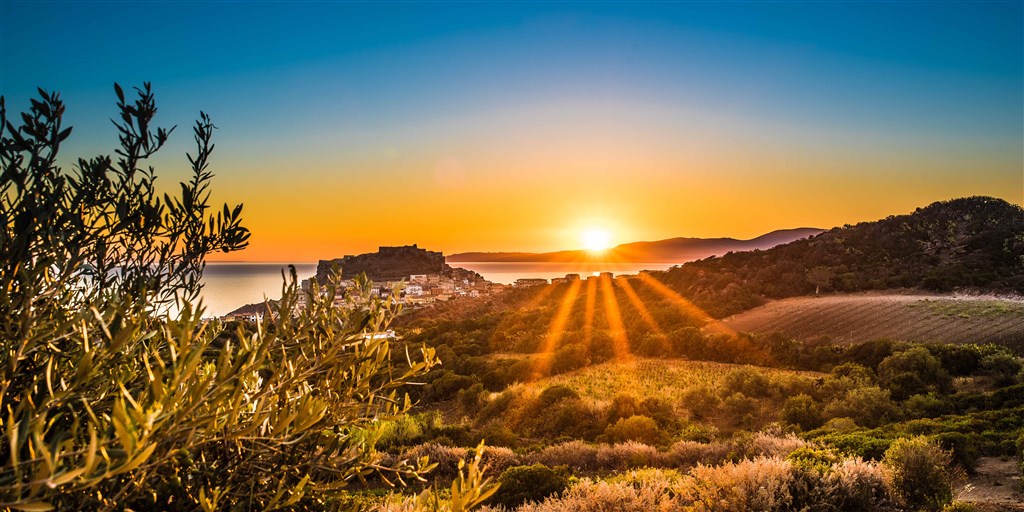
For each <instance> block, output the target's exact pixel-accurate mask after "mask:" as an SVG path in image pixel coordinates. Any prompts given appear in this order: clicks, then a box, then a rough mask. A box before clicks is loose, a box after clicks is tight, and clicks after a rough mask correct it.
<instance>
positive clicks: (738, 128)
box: [0, 0, 1024, 262]
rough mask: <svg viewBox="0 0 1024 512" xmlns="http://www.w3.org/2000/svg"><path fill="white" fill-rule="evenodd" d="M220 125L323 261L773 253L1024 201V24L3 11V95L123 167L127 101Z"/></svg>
mask: <svg viewBox="0 0 1024 512" xmlns="http://www.w3.org/2000/svg"><path fill="white" fill-rule="evenodd" d="M115 81H116V82H119V83H121V84H122V85H126V86H129V85H137V84H141V83H142V82H143V81H150V82H152V83H153V86H154V89H155V91H156V94H157V102H158V105H159V106H160V114H159V116H158V117H159V120H160V121H162V124H164V125H168V126H169V125H175V124H176V125H178V126H179V128H178V131H177V132H175V134H174V138H173V140H172V143H171V144H170V145H169V146H168V147H167V148H166V149H165V151H164V152H163V155H162V156H161V157H160V158H158V159H157V160H156V163H155V165H156V167H157V170H158V172H159V174H160V176H161V180H162V181H163V184H164V185H165V186H168V189H170V187H171V186H173V185H174V184H175V182H176V181H177V180H179V179H182V178H183V177H184V176H185V172H186V171H187V165H188V162H187V161H186V159H185V156H184V152H185V151H186V150H187V149H188V148H189V145H190V143H191V140H190V137H191V134H190V128H189V125H190V124H191V123H192V120H193V119H194V118H195V117H196V116H197V115H198V113H199V111H200V110H204V111H206V112H208V113H209V114H210V115H211V116H212V117H213V119H214V122H215V123H216V124H217V126H218V127H219V130H218V131H217V133H216V138H215V142H216V144H217V149H216V152H215V154H214V159H213V164H212V170H213V171H214V172H215V173H216V174H217V178H216V179H215V182H214V189H215V199H216V200H218V201H228V202H232V203H235V202H244V203H245V212H246V213H245V218H246V220H247V222H246V224H247V225H248V227H249V228H250V229H251V230H252V231H253V236H252V245H251V247H250V248H249V249H247V250H246V251H244V252H241V253H237V254H230V255H226V256H225V257H222V258H221V259H230V260H245V261H294V262H298V261H309V260H316V259H320V258H328V257H337V256H341V255H343V254H352V253H361V252H369V251H372V250H375V248H376V247H377V246H378V245H396V244H411V243H418V244H419V245H420V246H421V247H426V248H429V249H432V250H440V251H444V252H445V253H453V252H461V251H499V250H521V251H549V250H559V249H570V248H578V247H581V246H582V245H583V244H584V242H585V241H584V240H581V237H582V236H583V234H584V233H587V232H588V230H595V229H597V230H604V231H607V232H608V233H609V234H610V237H611V242H612V243H624V242H631V241H636V240H657V239H663V238H670V237H675V236H699V237H717V236H731V237H737V238H751V237H754V236H757V235H760V234H762V233H765V232H767V231H771V230H774V229H780V228H792V227H801V226H814V227H823V228H827V227H832V226H836V225H842V224H845V223H854V222H859V221H865V220H875V219H877V218H881V217H885V216H887V215H890V214H896V213H907V212H910V211H912V210H913V209H914V208H915V207H918V206H924V205H926V204H928V203H930V202H933V201H937V200H942V199H950V198H953V197H960V196H968V195H992V196H997V197H1001V198H1004V199H1006V200H1009V201H1011V202H1014V203H1017V204H1021V203H1024V11H1022V3H1021V2H1019V1H1015V2H1000V3H981V2H972V3H948V2H941V3H925V2H906V3H890V2H871V3H849V4H843V3H831V2H787V3H775V4H766V3H759V2H732V3H726V4H715V3H700V2H680V3H658V4H633V3H599V4H585V3H567V4H548V3H528V4H510V3H490V2H488V3H440V4H431V3H418V2H402V3H342V2H297V3H277V2H244V1H242V2H214V3H204V2H181V3H179V2H153V3H144V4H135V3H128V2H116V3H102V2H87V3H75V2H15V1H8V0H2V1H0V92H2V93H3V94H4V95H5V96H6V101H7V105H8V108H9V109H10V110H13V111H16V112H17V111H21V110H24V109H26V108H27V105H28V98H29V97H30V96H32V95H33V94H34V91H35V88H36V87H37V86H38V87H43V88H45V89H48V90H59V91H61V94H62V98H63V99H64V100H65V101H66V102H67V104H68V112H67V117H66V124H70V125H72V126H74V127H75V132H74V134H73V135H72V137H71V139H70V140H69V143H68V144H66V145H65V146H64V148H63V151H64V152H65V155H64V156H65V157H66V160H65V166H70V165H71V162H72V158H74V157H79V156H82V157H85V156H91V155H95V154H98V153H112V152H113V149H114V144H115V143H116V136H115V131H114V128H113V127H112V125H111V123H110V121H109V120H108V119H109V118H110V117H112V116H113V115H114V112H115V96H114V93H113V87H112V84H113V83H114V82H115Z"/></svg>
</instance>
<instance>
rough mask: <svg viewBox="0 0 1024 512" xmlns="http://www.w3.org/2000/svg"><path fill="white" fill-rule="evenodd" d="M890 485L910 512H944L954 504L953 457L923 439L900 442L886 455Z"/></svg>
mask: <svg viewBox="0 0 1024 512" xmlns="http://www.w3.org/2000/svg"><path fill="white" fill-rule="evenodd" d="M883 461H884V463H885V464H886V466H888V467H889V469H890V471H891V482H892V483H891V485H892V488H893V490H894V491H895V493H896V494H897V495H898V496H899V497H900V499H901V501H902V503H903V504H904V505H905V506H906V507H908V508H910V509H911V510H920V509H924V510H936V511H937V510H941V509H942V507H944V506H945V505H947V504H948V503H950V502H951V501H952V500H953V483H954V478H955V476H956V475H955V474H954V473H953V472H952V471H951V469H950V464H951V463H952V455H951V454H950V452H948V451H946V450H943V449H942V448H941V447H940V446H939V445H938V444H936V443H934V442H932V441H929V440H928V439H927V438H925V437H923V436H919V437H913V438H901V439H898V440H896V441H895V442H894V443H892V446H890V447H889V449H888V450H886V451H885V457H884V459H883Z"/></svg>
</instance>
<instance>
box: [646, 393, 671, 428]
mask: <svg viewBox="0 0 1024 512" xmlns="http://www.w3.org/2000/svg"><path fill="white" fill-rule="evenodd" d="M639 414H642V415H644V416H647V417H649V418H651V419H653V420H654V421H656V422H658V425H660V426H661V427H662V428H669V427H670V426H675V425H678V423H679V419H678V417H677V415H676V410H675V407H673V406H672V403H671V402H669V401H668V400H666V399H664V398H660V397H656V396H651V397H647V398H645V399H644V400H643V401H642V402H640V410H639Z"/></svg>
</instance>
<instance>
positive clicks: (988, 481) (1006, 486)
mask: <svg viewBox="0 0 1024 512" xmlns="http://www.w3.org/2000/svg"><path fill="white" fill-rule="evenodd" d="M977 471H978V474H976V475H974V476H973V477H971V479H970V482H969V484H968V486H969V488H967V490H965V491H962V492H961V493H960V495H959V498H960V499H961V500H962V501H967V502H970V503H974V505H975V506H976V507H977V510H978V512H1003V511H1007V512H1021V511H1024V492H1022V490H1021V472H1020V466H1019V461H1017V460H1016V459H1006V460H1004V459H1002V458H999V457H982V458H981V460H979V461H978V468H977Z"/></svg>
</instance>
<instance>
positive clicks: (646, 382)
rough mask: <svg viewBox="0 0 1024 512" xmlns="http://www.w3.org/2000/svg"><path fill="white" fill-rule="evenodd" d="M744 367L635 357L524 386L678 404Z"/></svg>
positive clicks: (771, 372) (773, 372)
mask: <svg viewBox="0 0 1024 512" xmlns="http://www.w3.org/2000/svg"><path fill="white" fill-rule="evenodd" d="M743 367H744V365H737V364H724V363H710V362H704V361H685V360H679V359H646V358H635V359H633V360H631V361H626V362H619V363H604V364H598V365H593V366H588V367H586V368H583V369H580V370H576V371H574V372H569V373H565V374H562V375H556V376H554V377H550V378H547V379H543V380H539V381H537V382H533V383H530V384H520V386H525V387H527V388H528V389H532V390H535V391H538V392H539V390H541V389H544V388H545V387H548V386H551V385H555V384H562V385H565V386H568V387H570V388H572V389H573V390H574V391H576V392H577V393H579V394H580V396H582V397H584V398H588V399H590V400H593V401H594V402H596V403H605V402H608V401H610V400H611V399H612V398H614V397H616V396H618V395H622V394H629V395H635V396H640V397H645V398H646V397H661V398H666V399H669V400H670V401H676V400H677V399H678V397H679V395H680V393H681V392H682V391H683V390H685V389H686V388H688V387H690V386H694V385H699V386H707V387H708V388H711V389H716V388H718V387H719V386H721V383H722V380H723V379H724V378H725V376H726V375H727V374H728V373H729V372H731V371H733V370H735V369H737V368H743ZM753 368H756V371H757V372H759V373H761V374H764V375H765V376H767V377H769V378H772V377H775V376H781V375H804V376H818V375H819V374H817V373H814V372H797V371H791V370H779V369H774V368H762V367H753Z"/></svg>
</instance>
